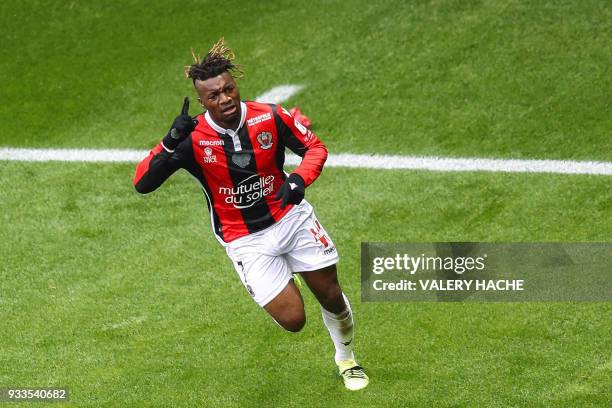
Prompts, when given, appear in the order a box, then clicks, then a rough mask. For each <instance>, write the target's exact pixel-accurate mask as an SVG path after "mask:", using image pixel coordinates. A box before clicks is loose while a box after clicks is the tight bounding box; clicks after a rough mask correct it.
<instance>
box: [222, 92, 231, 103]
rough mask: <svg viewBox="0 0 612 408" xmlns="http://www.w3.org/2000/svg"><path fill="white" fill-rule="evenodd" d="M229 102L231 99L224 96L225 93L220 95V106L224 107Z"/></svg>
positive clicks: (226, 95)
mask: <svg viewBox="0 0 612 408" xmlns="http://www.w3.org/2000/svg"><path fill="white" fill-rule="evenodd" d="M231 101H232V98H230V97H229V95H228V94H226V93H222V94H221V103H222V104H224V105H225V104H226V103H228V102H231Z"/></svg>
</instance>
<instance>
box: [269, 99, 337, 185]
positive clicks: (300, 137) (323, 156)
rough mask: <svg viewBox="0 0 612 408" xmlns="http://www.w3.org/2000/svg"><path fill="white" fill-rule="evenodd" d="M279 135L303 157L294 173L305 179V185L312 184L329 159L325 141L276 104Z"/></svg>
mask: <svg viewBox="0 0 612 408" xmlns="http://www.w3.org/2000/svg"><path fill="white" fill-rule="evenodd" d="M275 113H276V115H275V116H276V117H277V118H279V119H280V120H277V126H278V130H279V137H280V138H282V140H283V142H284V144H285V145H286V146H287V147H288V148H289V149H291V151H292V152H293V153H295V154H297V155H298V156H300V157H301V158H302V162H301V163H300V165H299V166H298V167H297V168H296V169H295V170H294V171H293V173H292V174H297V175H298V176H300V177H301V178H302V180H303V181H304V185H305V187H308V186H309V185H311V184H312V183H313V182H314V181H315V180H316V179H317V177H319V175H320V174H321V171H322V170H323V164H325V160H327V148H326V147H325V145H324V144H323V142H322V141H321V140H320V139H319V138H318V137H317V135H315V134H314V133H313V132H311V131H310V130H309V129H307V128H306V127H305V126H304V125H302V124H301V123H299V122H298V121H297V120H296V119H294V118H293V116H291V115H290V114H289V112H287V111H286V110H285V109H283V108H282V107H281V106H280V105H277V106H276V112H275Z"/></svg>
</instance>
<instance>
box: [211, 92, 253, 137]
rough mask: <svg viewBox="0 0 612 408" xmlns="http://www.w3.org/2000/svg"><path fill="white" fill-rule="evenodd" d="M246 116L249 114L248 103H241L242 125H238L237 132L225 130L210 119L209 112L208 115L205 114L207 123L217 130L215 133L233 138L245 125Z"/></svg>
mask: <svg viewBox="0 0 612 408" xmlns="http://www.w3.org/2000/svg"><path fill="white" fill-rule="evenodd" d="M246 114H247V106H246V103H244V102H242V101H240V124H239V125H238V128H237V129H236V130H232V129H225V128H223V127H221V126H219V125H217V124H216V123H215V121H214V120H213V119H212V118H211V117H210V114H209V113H208V111H206V113H204V118H205V119H206V122H208V124H209V125H210V127H212V128H213V129H214V130H215V132H218V133H221V134H223V135H226V134H227V135H230V136H233V135H234V134H236V133H237V132H238V131H239V130H240V128H241V127H242V126H243V125H244V119H245V118H246Z"/></svg>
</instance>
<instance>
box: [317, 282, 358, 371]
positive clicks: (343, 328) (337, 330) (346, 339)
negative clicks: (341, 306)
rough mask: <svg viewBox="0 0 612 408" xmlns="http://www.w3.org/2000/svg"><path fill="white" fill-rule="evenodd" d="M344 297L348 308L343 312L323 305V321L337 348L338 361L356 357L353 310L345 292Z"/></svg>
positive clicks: (336, 358) (336, 356)
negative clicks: (337, 311) (330, 310)
mask: <svg viewBox="0 0 612 408" xmlns="http://www.w3.org/2000/svg"><path fill="white" fill-rule="evenodd" d="M342 297H343V298H344V302H345V303H346V310H345V311H343V312H340V313H338V314H335V313H332V312H329V311H327V310H325V308H324V307H321V314H322V315H323V323H325V326H326V327H327V330H328V331H329V335H330V336H331V339H332V341H333V342H334V347H335V348H336V355H335V360H336V361H340V360H354V359H355V355H354V354H353V311H352V310H351V304H350V303H349V301H348V299H347V298H346V296H345V295H344V293H343V294H342ZM347 343H348V344H347Z"/></svg>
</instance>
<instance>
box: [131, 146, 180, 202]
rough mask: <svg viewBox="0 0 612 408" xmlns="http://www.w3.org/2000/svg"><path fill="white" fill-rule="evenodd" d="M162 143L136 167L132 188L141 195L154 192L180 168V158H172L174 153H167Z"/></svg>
mask: <svg viewBox="0 0 612 408" xmlns="http://www.w3.org/2000/svg"><path fill="white" fill-rule="evenodd" d="M162 143H163V142H162ZM162 143H159V144H158V145H157V146H155V148H153V150H151V152H150V153H149V155H148V156H147V157H145V158H144V160H143V161H141V162H140V163H139V164H138V167H136V174H134V187H136V191H138V192H139V193H141V194H146V193H150V192H151V191H154V190H156V189H157V187H159V186H161V185H162V183H163V182H164V181H166V179H168V177H170V176H171V175H172V174H173V173H174V172H175V171H177V170H178V169H179V168H180V167H181V160H180V156H179V157H173V156H174V153H170V152H168V151H167V150H166V149H165V148H164V146H163V145H162Z"/></svg>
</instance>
